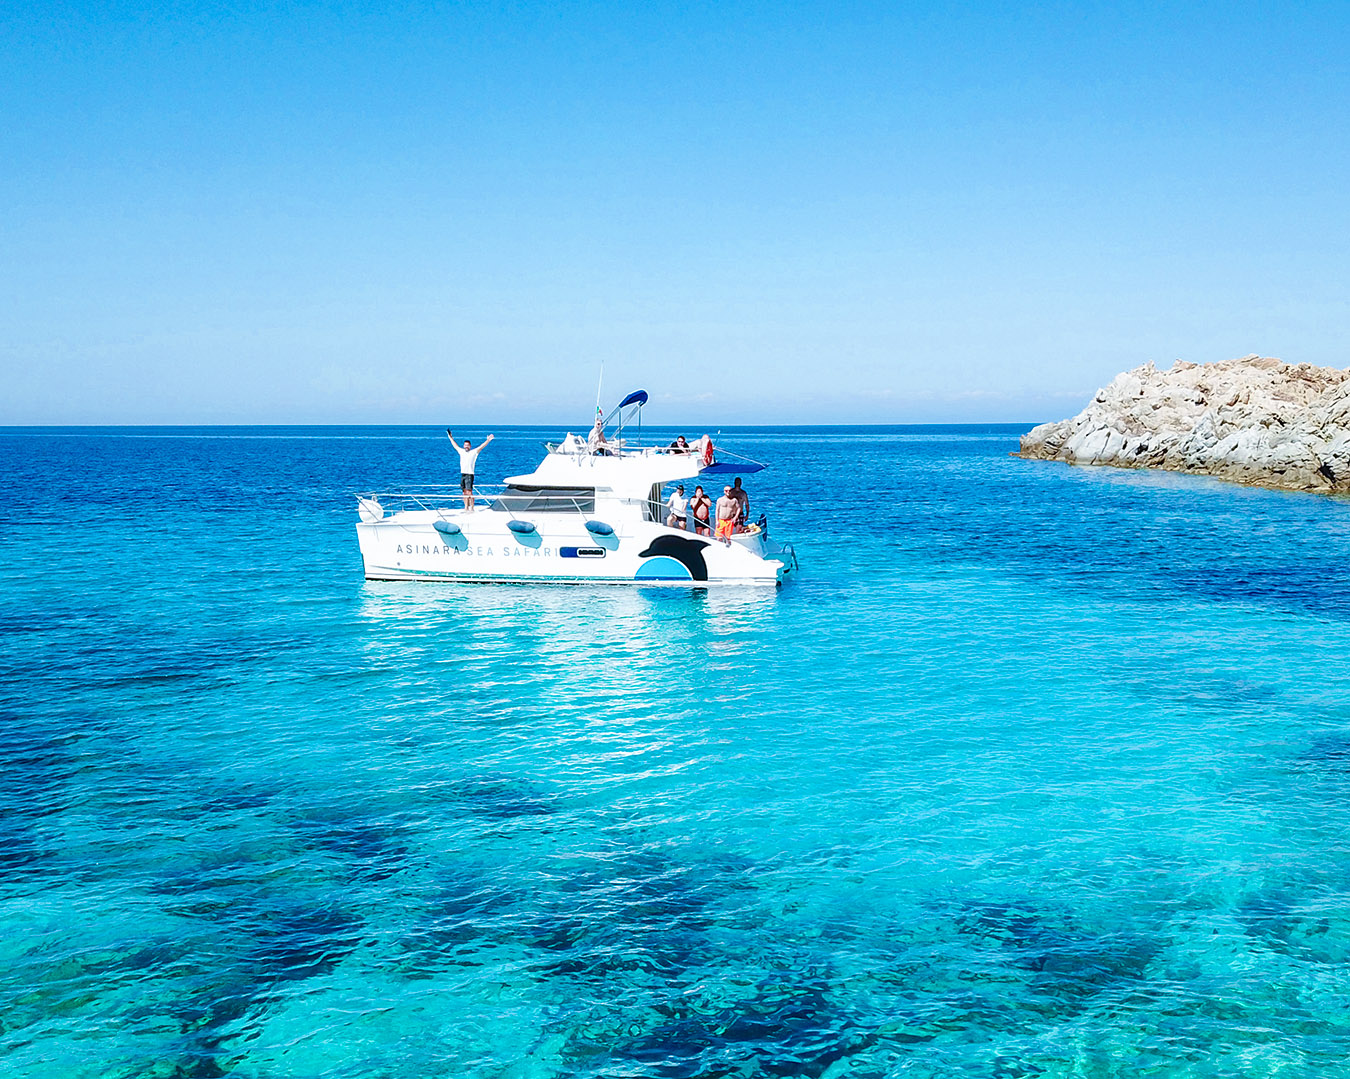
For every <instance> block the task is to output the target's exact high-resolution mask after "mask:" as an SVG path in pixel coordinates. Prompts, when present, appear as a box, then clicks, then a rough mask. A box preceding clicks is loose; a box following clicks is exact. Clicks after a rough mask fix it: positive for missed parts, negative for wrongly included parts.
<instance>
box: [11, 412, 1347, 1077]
mask: <svg viewBox="0 0 1350 1079" xmlns="http://www.w3.org/2000/svg"><path fill="white" fill-rule="evenodd" d="M1020 430H1021V428H989V427H982V428H973V427H966V428H831V429H825V428H820V429H809V430H808V429H801V428H797V429H785V430H766V429H753V430H742V431H727V432H725V433H724V434H723V436H722V438H721V439H720V440H719V441H720V442H721V443H724V444H726V445H729V446H730V447H732V448H735V449H739V450H741V451H743V452H745V453H748V454H749V455H751V456H753V457H758V458H761V459H765V460H767V461H769V462H770V464H771V466H772V467H771V469H770V470H769V471H767V472H764V473H761V474H759V475H756V476H754V477H753V478H752V479H751V481H750V482H749V484H748V486H749V487H750V490H751V494H752V498H753V504H752V508H753V510H754V511H755V512H756V513H758V512H759V511H765V512H767V513H768V514H769V517H770V520H771V522H772V525H773V529H774V531H775V533H776V534H777V535H779V536H780V537H782V538H786V539H791V540H793V541H794V542H795V543H796V545H797V549H798V552H799V554H800V557H801V561H802V574H801V576H800V578H799V579H798V580H795V581H792V582H791V583H789V584H788V585H786V586H785V587H783V588H782V589H781V590H779V591H777V592H776V593H775V592H767V591H745V592H738V591H734V590H732V591H728V590H722V591H712V592H706V593H705V592H697V591H688V592H686V591H676V590H666V589H656V590H640V589H633V588H619V587H609V588H567V587H555V588H531V587H523V586H491V585H475V586H456V585H446V584H409V585H402V584H373V583H371V584H368V583H366V582H364V581H363V580H362V579H361V573H360V559H359V556H358V553H357V549H356V542H355V535H354V532H353V528H352V526H353V523H354V520H355V514H354V511H353V501H352V499H351V497H350V496H351V493H352V492H354V491H357V490H368V489H375V488H382V487H398V486H403V485H408V484H420V483H434V482H453V481H454V479H455V478H456V475H455V467H454V463H453V462H452V460H451V454H450V451H449V447H448V444H447V442H446V440H445V437H444V433H443V432H442V431H440V430H432V429H422V428H353V429H343V428H294V429H278V428H259V429H248V428H203V429H193V428H184V429H163V428H147V429H129V428H118V429H73V430H66V431H60V430H52V429H37V430H32V431H21V430H15V429H8V430H3V431H0V505H3V507H4V511H5V512H4V513H3V515H0V554H2V555H3V557H0V575H3V586H2V587H0V687H3V688H2V692H0V1072H3V1074H4V1075H6V1076H10V1075H14V1076H25V1077H27V1076H34V1077H37V1076H42V1077H47V1076H50V1077H61V1079H71V1077H77V1079H78V1077H86V1076H88V1077H93V1076H125V1077H132V1076H136V1077H142V1076H145V1077H149V1076H156V1077H159V1076H163V1077H170V1076H177V1077H207V1076H223V1075H228V1076H252V1077H259V1079H262V1077H268V1079H273V1077H301V1076H303V1077H314V1076H320V1075H322V1076H337V1077H348V1076H350V1077H357V1076H361V1077H367V1076H388V1077H395V1076H397V1077H407V1076H455V1077H461V1076H468V1077H494V1079H498V1077H502V1079H504V1077H513V1079H525V1077H532V1076H573V1075H576V1076H595V1077H602V1076H603V1077H628V1076H631V1077H644V1076H650V1077H662V1079H677V1077H691V1079H692V1077H700V1076H704V1077H711V1076H737V1077H742V1076H810V1077H825V1079H838V1077H841V1076H850V1077H872V1076H890V1075H897V1076H923V1077H939V1076H944V1077H945V1076H980V1077H989V1079H1014V1077H1021V1076H1047V1077H1061V1076H1062V1077H1069V1076H1074V1077H1086V1076H1103V1077H1105V1076H1137V1075H1168V1076H1171V1075H1181V1076H1233V1075H1251V1076H1280V1077H1290V1076H1300V1077H1301V1076H1326V1075H1345V1074H1350V1068H1348V1067H1347V1064H1346V1059H1347V1055H1350V1009H1347V1004H1346V1002H1347V999H1348V997H1350V965H1348V964H1350V830H1348V829H1347V819H1348V813H1350V692H1347V690H1350V673H1348V672H1350V665H1347V659H1350V632H1348V631H1350V504H1348V503H1346V502H1344V501H1336V500H1331V499H1327V498H1321V497H1315V496H1300V495H1291V494H1280V493H1273V492H1264V491H1257V490H1249V489H1243V488H1237V487H1231V486H1226V485H1223V484H1220V483H1217V482H1211V481H1207V480H1203V479H1196V478H1190V477H1181V476H1169V475H1165V474H1157V473H1141V472H1138V473H1137V472H1116V471H1110V470H1098V469H1069V468H1065V467H1063V466H1059V465H1054V464H1045V463H1033V462H1025V461H1021V460H1017V459H1014V458H1012V457H1010V456H1009V452H1010V451H1011V450H1013V449H1015V448H1016V440H1017V439H1016V436H1017V434H1018V433H1019V431H1020ZM463 433H464V434H465V435H469V436H471V437H475V438H476V437H478V436H479V435H481V434H482V432H480V431H468V430H466V431H465V432H463ZM558 433H560V432H557V431H553V430H549V431H542V430H538V431H536V430H522V429H506V430H501V431H499V432H498V438H497V440H496V441H495V442H494V443H493V444H492V445H491V446H490V447H489V448H488V450H487V451H486V452H485V453H484V454H483V457H482V459H481V461H480V466H479V472H480V478H482V479H483V480H488V479H495V478H496V477H497V476H499V475H501V474H505V473H511V472H516V471H522V470H526V469H528V468H530V467H532V466H533V464H534V463H535V461H536V459H537V457H538V456H539V453H540V447H539V443H540V441H541V440H542V439H543V438H544V437H545V436H553V435H556V434H558ZM675 433H676V432H674V431H657V432H654V434H656V435H658V436H660V437H662V438H663V439H666V440H668V439H669V438H670V437H671V436H672V435H673V434H675ZM685 433H686V434H689V435H695V434H698V433H700V432H694V431H687V432H685Z"/></svg>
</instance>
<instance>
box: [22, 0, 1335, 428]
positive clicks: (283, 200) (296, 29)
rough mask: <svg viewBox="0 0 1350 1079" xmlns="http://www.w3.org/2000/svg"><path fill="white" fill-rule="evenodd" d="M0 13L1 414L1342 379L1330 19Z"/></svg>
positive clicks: (356, 11)
mask: <svg viewBox="0 0 1350 1079" xmlns="http://www.w3.org/2000/svg"><path fill="white" fill-rule="evenodd" d="M247 7H248V5H244V6H239V7H220V8H217V9H212V8H211V7H210V6H209V5H189V6H178V7H174V8H173V9H172V10H173V11H174V12H177V13H176V14H174V13H169V14H160V13H159V10H158V9H159V6H158V5H154V6H149V7H145V6H141V5H119V4H117V3H112V4H106V5H73V6H72V5H45V4H43V3H40V2H39V3H31V4H23V5H19V4H13V5H9V6H8V7H7V8H6V11H5V13H4V14H0V43H2V44H0V56H2V57H3V60H4V62H3V64H0V120H2V121H3V122H0V204H2V205H3V211H2V212H0V366H2V369H3V374H4V383H3V384H4V393H3V394H0V423H7V424H45V423H216V422H218V423H325V422H331V423H437V424H441V423H452V424H462V425H466V426H467V425H471V424H472V425H478V426H482V425H490V424H492V423H503V424H507V423H534V422H547V423H560V424H567V425H570V426H573V427H576V426H579V425H580V424H582V423H584V421H585V419H586V418H587V417H588V416H589V415H590V414H591V413H592V412H593V409H594V404H595V391H596V381H597V377H598V375H599V372H600V367H601V364H602V363H603V365H604V387H605V393H604V396H605V401H606V404H612V403H613V402H614V401H615V400H617V398H618V397H619V396H620V395H621V394H623V393H624V392H626V391H627V390H630V389H634V388H637V387H642V388H645V389H647V390H649V391H650V392H651V395H652V408H651V409H650V418H651V422H653V423H663V424H671V425H677V424H690V425H696V424H716V423H737V422H738V423H775V422H778V423H811V422H816V423H829V422H881V423H904V422H943V421H949V422H971V421H981V422H983V421H990V422H992V421H1027V422H1033V421H1039V420H1046V419H1057V418H1061V417H1064V416H1069V415H1072V414H1073V413H1075V412H1077V411H1078V410H1079V409H1080V408H1081V407H1082V406H1083V405H1084V404H1085V403H1086V401H1087V399H1088V397H1089V395H1090V394H1091V393H1092V392H1093V390H1095V389H1096V388H1097V387H1098V386H1100V385H1103V384H1104V383H1106V382H1108V381H1109V380H1110V378H1111V377H1112V376H1113V375H1114V374H1116V372H1118V371H1120V370H1123V369H1126V368H1130V367H1134V366H1136V365H1138V364H1140V363H1142V362H1144V361H1145V360H1150V359H1151V360H1153V361H1155V362H1156V363H1158V364H1159V366H1167V365H1169V364H1170V363H1171V361H1172V360H1173V359H1175V358H1183V359H1187V360H1191V361H1195V362H1206V361H1211V360H1220V359H1227V358H1230V357H1235V356H1240V355H1244V354H1247V353H1253V352H1255V353H1261V354H1263V355H1274V356H1279V357H1281V358H1283V359H1286V360H1289V361H1291V362H1309V363H1314V364H1321V365H1329V366H1337V367H1344V366H1346V365H1347V364H1350V348H1347V344H1348V343H1350V304H1348V303H1347V299H1346V297H1347V296H1348V295H1350V259H1347V257H1346V252H1347V251H1350V199H1347V198H1346V191H1347V190H1350V151H1348V150H1347V138H1348V137H1350V136H1348V134H1347V132H1350V125H1347V123H1346V116H1345V110H1346V102H1347V101H1350V59H1347V58H1350V7H1347V6H1346V5H1343V4H1334V5H1333V4H1317V3H1311V4H1299V5H1287V4H1281V5H1276V4H1273V3H1272V4H1259V3H1258V4H1240V5H1207V4H1192V5H1177V6H1175V8H1170V9H1169V8H1166V7H1163V6H1159V5H1131V4H1126V5H1109V6H1108V5H1081V4H1049V5H1034V6H1032V5H1028V6H1025V7H1019V6H1018V5H1003V4H980V3H974V4H964V5H950V4H879V3H878V4H844V5H807V4H787V5H747V4H734V3H732V4H718V5H713V4H708V5H668V4H645V5H619V4H613V5H607V4H600V3H596V4H577V5H550V4H517V5H486V4H472V3H471V4H453V5H452V4H433V3H419V2H414V3H412V4H407V5H390V8H396V9H397V10H394V11H385V10H383V6H381V5H352V6H347V7H341V8H339V7H333V8H314V9H308V10H302V9H299V8H288V7H276V8H265V9H263V10H262V11H258V12H250V11H247V10H246V8H247Z"/></svg>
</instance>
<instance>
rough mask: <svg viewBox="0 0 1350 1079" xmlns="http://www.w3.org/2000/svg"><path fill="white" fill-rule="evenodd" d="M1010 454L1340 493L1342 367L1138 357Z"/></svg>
mask: <svg viewBox="0 0 1350 1079" xmlns="http://www.w3.org/2000/svg"><path fill="white" fill-rule="evenodd" d="M1020 456H1022V457H1026V458H1033V459H1037V460H1049V461H1065V462H1067V463H1069V464H1077V465H1113V466H1116V467H1118V468H1162V469H1168V470H1170V471H1174V472H1191V473H1195V474H1198V475H1204V476H1215V477H1218V478H1219V479H1224V480H1231V481H1233V482H1235V483H1246V484H1253V485H1256V486H1260V487H1278V488H1282V489H1285V490H1294V491H1321V492H1326V493H1350V371H1342V370H1340V369H1339V368H1335V367H1314V366H1312V365H1311V364H1306V363H1299V364H1290V363H1285V362H1283V361H1282V360H1276V359H1272V358H1270V357H1262V356H1244V357H1243V358H1241V359H1237V360H1225V361H1223V362H1221V363H1206V364H1194V363H1185V362H1183V361H1181V360H1178V361H1177V362H1176V363H1175V364H1174V365H1173V366H1172V368H1171V370H1169V371H1159V370H1158V369H1157V368H1156V367H1154V366H1153V364H1152V363H1146V364H1144V365H1143V366H1142V367H1136V368H1135V369H1134V370H1133V371H1127V372H1125V373H1124V374H1121V375H1117V376H1116V377H1115V379H1114V380H1113V381H1112V382H1111V384H1110V385H1109V386H1106V387H1105V388H1104V389H1101V390H1099V391H1097V395H1096V396H1095V397H1094V398H1093V399H1092V402H1091V403H1090V404H1089V405H1088V406H1087V408H1085V409H1083V411H1082V412H1080V413H1079V414H1078V415H1077V416H1074V417H1073V418H1072V419H1068V420H1062V421H1060V422H1059V423H1043V424H1041V425H1040V426H1039V427H1036V428H1033V429H1032V430H1031V431H1029V432H1027V433H1026V434H1025V435H1023V436H1022V443H1021V453H1020Z"/></svg>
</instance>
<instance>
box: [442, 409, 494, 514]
mask: <svg viewBox="0 0 1350 1079" xmlns="http://www.w3.org/2000/svg"><path fill="white" fill-rule="evenodd" d="M445 433H446V434H447V435H449V436H450V445H452V446H454V447H455V452H456V453H458V454H459V489H460V492H461V493H462V494H463V495H464V508H465V509H466V510H468V511H469V512H470V513H472V512H473V470H474V468H475V466H476V465H477V464H478V455H479V454H480V453H482V452H483V450H484V449H486V448H487V444H488V443H489V442H491V441H492V440H493V438H495V437H496V436H495V435H488V436H487V438H485V439H483V443H482V445H480V446H479V447H478V448H477V449H474V448H473V443H472V442H470V441H469V440H468V439H467V438H466V439H465V440H464V447H463V449H461V448H460V445H459V443H458V442H456V441H455V433H454V432H453V431H452V430H450V428H448V427H447V428H446V429H445Z"/></svg>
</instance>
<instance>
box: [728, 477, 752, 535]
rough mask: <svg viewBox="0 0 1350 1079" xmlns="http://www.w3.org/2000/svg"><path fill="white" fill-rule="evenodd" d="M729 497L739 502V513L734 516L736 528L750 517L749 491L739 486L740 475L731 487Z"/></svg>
mask: <svg viewBox="0 0 1350 1079" xmlns="http://www.w3.org/2000/svg"><path fill="white" fill-rule="evenodd" d="M731 497H732V498H734V499H735V500H736V501H737V502H739V503H740V504H741V515H740V516H739V517H737V518H736V525H737V527H738V528H744V527H745V522H746V521H748V520H749V519H750V492H749V491H747V490H746V489H745V488H744V487H742V486H741V477H740V476H737V477H736V480H735V483H734V484H733V485H732V488H731Z"/></svg>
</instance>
